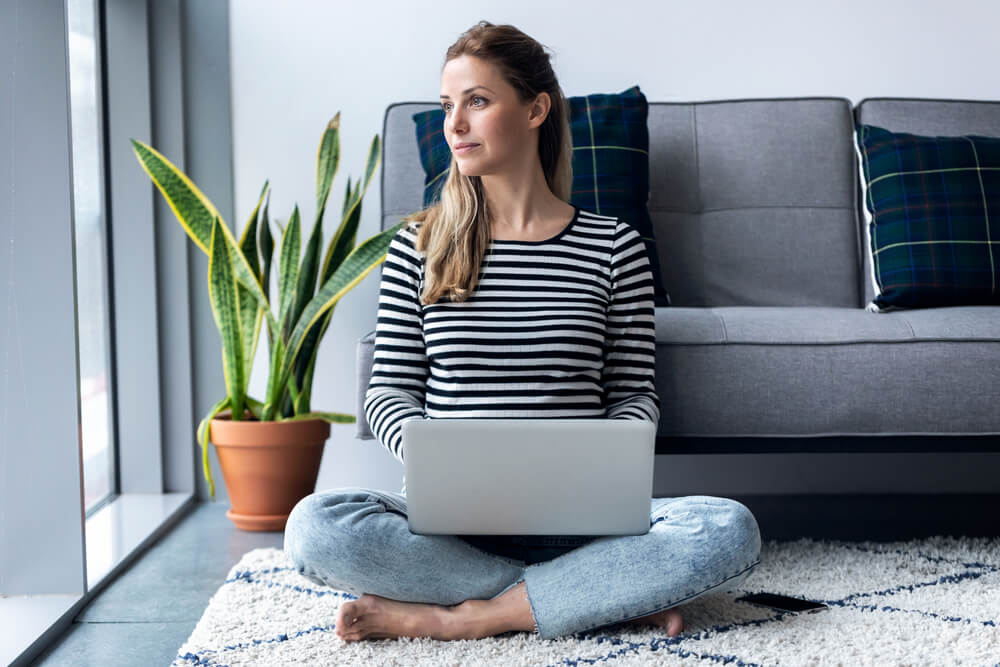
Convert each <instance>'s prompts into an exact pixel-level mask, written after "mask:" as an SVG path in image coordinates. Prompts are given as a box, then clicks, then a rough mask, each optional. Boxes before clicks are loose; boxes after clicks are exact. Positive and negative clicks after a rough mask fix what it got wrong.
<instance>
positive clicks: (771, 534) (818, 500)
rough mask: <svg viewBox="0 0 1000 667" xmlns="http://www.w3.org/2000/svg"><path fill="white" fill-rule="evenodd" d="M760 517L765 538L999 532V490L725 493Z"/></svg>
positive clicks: (888, 538) (890, 538)
mask: <svg viewBox="0 0 1000 667" xmlns="http://www.w3.org/2000/svg"><path fill="white" fill-rule="evenodd" d="M727 497H729V498H732V499H733V500H738V501H739V502H741V503H743V504H744V505H746V506H747V507H748V508H749V509H750V511H752V512H753V514H754V516H755V517H756V518H757V524H758V525H759V526H760V532H761V537H762V539H764V540H793V539H798V538H801V537H810V538H814V539H833V540H852V541H853V540H870V541H876V542H888V541H896V540H908V539H914V538H921V537H930V536H934V535H945V536H954V537H958V536H969V537H997V536H1000V494H978V493H977V494H891V495H888V494H817V495H805V494H796V495H741V496H736V495H732V496H727Z"/></svg>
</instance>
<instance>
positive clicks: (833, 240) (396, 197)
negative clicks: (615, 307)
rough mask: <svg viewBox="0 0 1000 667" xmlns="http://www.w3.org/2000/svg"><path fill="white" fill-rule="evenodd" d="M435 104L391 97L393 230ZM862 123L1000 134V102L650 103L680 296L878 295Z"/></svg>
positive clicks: (745, 300)
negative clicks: (422, 124)
mask: <svg viewBox="0 0 1000 667" xmlns="http://www.w3.org/2000/svg"><path fill="white" fill-rule="evenodd" d="M437 107H438V103H436V102H401V103H395V104H392V105H390V106H389V107H388V108H387V109H386V113H385V118H384V125H383V129H382V138H383V161H382V170H381V172H382V173H381V179H382V180H381V182H382V221H381V224H382V229H383V230H384V229H388V228H389V227H391V226H393V225H395V224H396V223H398V222H399V221H400V220H401V219H402V218H403V217H404V216H405V215H407V214H408V213H410V212H412V211H415V210H417V209H418V208H420V207H421V206H422V203H423V183H424V174H423V168H422V167H421V166H420V157H419V155H418V153H417V145H416V130H415V125H414V123H413V120H412V115H413V114H414V113H417V112H419V111H426V110H428V109H434V108H437ZM856 123H866V124H872V125H879V126H880V127H885V128H886V129H889V130H893V131H903V132H915V133H920V134H950V135H954V134H984V135H988V136H1000V102H976V101H961V100H958V101H956V100H921V99H899V98H866V99H864V100H862V101H861V102H860V103H859V104H858V106H857V107H856V108H852V105H851V102H850V100H848V99H846V98H838V97H803V98H776V99H747V100H721V101H709V102H690V103H685V102H651V103H650V105H649V119H648V124H649V137H650V152H649V162H650V196H649V213H650V216H651V217H652V219H653V224H654V225H655V230H656V231H655V234H656V243H657V251H658V253H659V258H660V266H661V269H662V271H663V280H664V287H665V288H666V290H667V292H668V293H669V294H670V298H671V302H672V305H674V306H741V305H742V306H758V305H779V306H835V307H863V306H864V305H865V304H866V303H868V302H869V301H870V300H871V299H872V297H873V296H874V292H873V288H872V276H871V268H870V257H869V256H870V250H868V245H867V225H866V222H865V221H866V212H865V210H864V201H863V199H862V194H863V192H862V184H861V177H860V165H859V160H858V151H857V149H856V145H855V134H854V133H855V127H856ZM379 272H380V273H381V267H380V268H379Z"/></svg>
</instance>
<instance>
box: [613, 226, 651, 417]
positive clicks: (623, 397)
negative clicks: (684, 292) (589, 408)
mask: <svg viewBox="0 0 1000 667" xmlns="http://www.w3.org/2000/svg"><path fill="white" fill-rule="evenodd" d="M607 322H608V323H607V334H606V342H605V351H604V371H603V373H602V378H601V382H602V384H603V385H604V393H605V400H606V405H607V417H608V418H610V419H636V420H645V421H651V422H653V423H654V424H656V423H659V419H660V398H659V396H658V395H657V393H656V385H655V382H654V377H655V370H656V320H655V315H654V309H653V274H652V269H651V268H650V263H649V257H648V256H647V254H646V247H645V245H644V244H643V242H642V238H641V237H640V236H639V233H638V232H637V231H636V230H635V228H634V227H632V226H631V225H629V224H627V223H625V222H622V221H619V222H618V225H617V226H616V228H615V241H614V246H613V250H612V256H611V302H610V304H609V307H608V320H607Z"/></svg>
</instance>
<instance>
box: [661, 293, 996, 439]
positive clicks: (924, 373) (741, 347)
mask: <svg viewBox="0 0 1000 667" xmlns="http://www.w3.org/2000/svg"><path fill="white" fill-rule="evenodd" d="M656 342H657V347H656V388H657V393H658V395H659V397H660V401H661V412H660V421H659V428H658V433H659V435H660V436H677V437H683V436H693V437H728V436H731V437H754V436H758V437H764V436H776V437H800V436H834V435H845V436H864V435H879V436H881V435H960V434H980V435H984V434H1000V411H997V410H996V405H997V404H998V402H1000V383H998V382H996V381H995V377H994V376H995V369H996V368H997V367H998V366H1000V308H994V307H991V306H955V307H942V308H934V309H923V310H901V311H898V312H891V313H886V314H883V315H874V314H872V313H870V312H867V311H866V310H864V309H862V308H825V307H815V308H814V307H725V308H683V307H676V306H675V307H673V308H663V309H660V310H657V311H656ZM970 388H972V389H970Z"/></svg>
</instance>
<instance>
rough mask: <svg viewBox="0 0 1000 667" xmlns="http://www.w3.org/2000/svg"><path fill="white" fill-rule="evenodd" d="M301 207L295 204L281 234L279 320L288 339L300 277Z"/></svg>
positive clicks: (283, 337) (282, 336)
mask: <svg viewBox="0 0 1000 667" xmlns="http://www.w3.org/2000/svg"><path fill="white" fill-rule="evenodd" d="M299 234H300V232H299V207H298V205H296V206H295V210H293V211H292V217H291V218H290V219H289V220H288V227H287V228H285V232H284V233H283V234H282V235H281V264H280V265H279V266H278V299H279V301H278V303H280V304H281V306H280V310H279V312H278V321H279V322H281V338H282V340H285V341H287V340H288V334H289V332H290V331H291V328H292V325H291V322H290V319H291V318H290V316H289V313H291V312H293V311H294V309H295V294H296V284H297V283H298V277H299V243H300V240H299Z"/></svg>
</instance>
